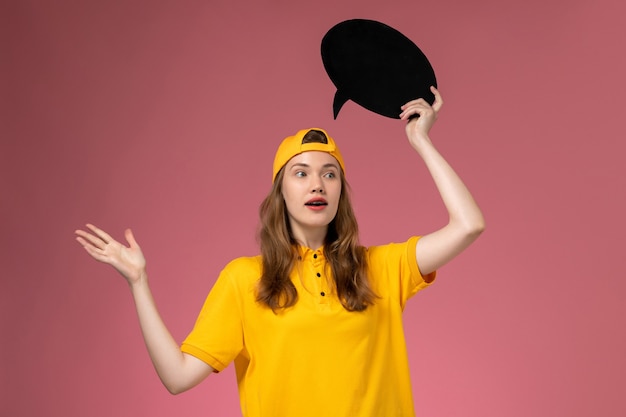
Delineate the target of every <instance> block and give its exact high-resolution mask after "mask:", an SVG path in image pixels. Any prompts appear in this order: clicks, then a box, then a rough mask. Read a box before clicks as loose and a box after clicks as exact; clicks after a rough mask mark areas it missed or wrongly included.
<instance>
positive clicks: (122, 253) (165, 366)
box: [76, 224, 213, 394]
mask: <svg viewBox="0 0 626 417" xmlns="http://www.w3.org/2000/svg"><path fill="white" fill-rule="evenodd" d="M87 229H88V231H84V230H77V231H76V235H77V236H76V240H77V241H78V242H79V243H80V244H81V245H82V246H83V248H85V250H86V251H87V253H88V254H89V255H91V257H93V258H94V259H96V260H98V261H100V262H103V263H106V264H109V265H111V266H112V267H113V268H115V269H116V270H117V271H118V272H119V273H120V274H121V275H122V276H123V277H124V278H126V281H127V282H128V284H129V286H130V289H131V293H132V295H133V299H134V301H135V307H136V309H137V315H138V317H139V325H140V327H141V331H142V333H143V338H144V340H145V343H146V347H147V348H148V353H149V355H150V358H151V359H152V363H153V364H154V368H155V369H156V371H157V374H158V375H159V378H161V381H162V382H163V385H165V387H166V388H167V390H168V391H169V392H171V393H172V394H178V393H180V392H183V391H186V390H188V389H189V388H192V387H194V386H195V385H197V384H198V383H200V381H202V380H203V379H204V378H206V377H207V376H208V375H210V374H211V373H212V372H213V368H211V366H209V365H208V364H206V363H204V362H202V361H201V360H199V359H197V358H195V357H193V356H191V355H188V354H186V353H183V352H181V351H180V348H179V346H178V344H177V343H176V342H175V341H174V338H173V337H172V335H171V333H170V332H169V330H168V329H167V327H166V326H165V323H163V320H162V319H161V315H160V314H159V311H158V310H157V307H156V304H155V302H154V298H153V297H152V292H151V291H150V287H149V285H148V275H147V273H146V260H145V258H144V256H143V253H142V252H141V248H140V247H139V245H138V244H137V241H136V240H135V237H134V236H133V233H132V231H131V230H130V229H128V230H126V232H125V237H126V240H127V242H128V244H129V246H128V247H127V246H124V245H122V244H121V243H119V242H117V241H116V240H115V239H113V238H112V237H111V236H110V235H109V234H107V233H106V232H104V231H103V230H100V229H98V228H97V227H95V226H93V225H91V224H88V225H87Z"/></svg>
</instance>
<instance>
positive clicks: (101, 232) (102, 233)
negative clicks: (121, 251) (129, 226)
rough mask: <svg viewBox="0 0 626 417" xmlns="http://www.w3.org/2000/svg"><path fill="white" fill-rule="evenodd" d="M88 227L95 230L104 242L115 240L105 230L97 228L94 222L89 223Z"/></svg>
mask: <svg viewBox="0 0 626 417" xmlns="http://www.w3.org/2000/svg"><path fill="white" fill-rule="evenodd" d="M87 228H88V229H89V230H91V231H92V232H94V234H95V235H96V236H98V237H99V238H100V239H102V241H103V242H104V243H109V242H111V241H113V240H115V239H113V238H112V237H111V236H109V234H108V233H106V232H105V231H104V230H102V229H99V228H97V227H96V226H94V225H93V224H87Z"/></svg>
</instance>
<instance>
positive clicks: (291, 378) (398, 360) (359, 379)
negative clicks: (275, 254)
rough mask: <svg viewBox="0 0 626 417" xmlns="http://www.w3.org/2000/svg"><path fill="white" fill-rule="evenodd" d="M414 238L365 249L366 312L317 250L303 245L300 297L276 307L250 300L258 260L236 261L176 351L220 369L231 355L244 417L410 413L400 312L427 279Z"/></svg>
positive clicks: (295, 274)
mask: <svg viewBox="0 0 626 417" xmlns="http://www.w3.org/2000/svg"><path fill="white" fill-rule="evenodd" d="M417 239H418V238H417V237H413V238H411V239H409V241H407V242H405V243H401V244H389V245H384V246H375V247H371V248H369V249H368V261H369V277H370V282H371V284H372V287H373V289H374V291H375V292H376V294H378V295H379V296H380V299H377V301H376V304H375V305H373V306H369V307H368V308H367V309H366V310H365V311H364V312H348V311H346V310H345V309H344V308H343V306H342V305H341V303H340V302H339V300H338V299H337V297H336V294H335V290H334V288H333V285H332V277H331V276H330V267H329V266H328V265H327V264H326V262H325V260H324V255H323V253H322V250H321V249H320V250H317V251H312V250H310V249H306V248H304V249H301V261H299V262H298V264H297V266H296V267H295V268H294V270H293V271H292V274H291V279H292V281H293V283H294V284H295V286H296V288H297V290H298V296H299V298H298V302H297V303H296V305H295V306H294V307H292V308H290V309H288V310H287V311H284V312H282V313H278V314H274V313H273V312H272V311H271V310H270V309H269V308H267V307H264V306H262V305H260V304H259V303H257V302H256V301H255V285H256V284H257V281H258V279H259V276H260V272H261V258H260V257H252V258H238V259H235V260H234V261H232V262H231V263H230V264H228V265H227V266H226V267H225V268H224V270H223V271H222V273H221V274H220V276H219V278H218V280H217V282H216V283H215V286H214V287H213V289H212V290H211V292H210V294H209V296H208V297H207V299H206V302H205V304H204V306H203V308H202V311H201V312H200V316H199V317H198V320H197V322H196V325H195V327H194V329H193V330H192V332H191V333H190V334H189V336H188V337H187V339H186V340H185V341H184V342H183V344H182V347H181V349H182V351H183V352H186V353H189V354H191V355H193V356H196V357H197V358H199V359H201V360H203V361H205V362H206V363H208V364H209V365H211V366H212V367H213V368H214V369H216V370H217V371H221V370H223V369H224V368H225V367H226V366H227V365H228V364H229V363H231V362H233V361H234V362H235V369H236V373H237V381H238V385H239V395H240V401H241V409H242V413H243V415H244V416H245V417H308V416H311V417H319V416H333V417H344V416H345V417H359V416H363V417H365V416H367V417H372V416H376V417H386V416H389V417H391V416H394V417H397V416H413V415H414V411H413V400H412V394H411V393H412V391H411V385H410V380H409V368H408V362H407V353H406V346H405V339H404V332H403V326H402V310H403V308H404V306H405V303H406V301H407V299H408V298H410V297H411V296H412V295H413V294H415V293H416V292H417V291H419V290H420V289H422V288H425V287H426V286H428V285H429V284H428V283H427V282H426V281H425V280H424V278H423V277H422V276H421V274H420V272H419V269H418V266H417V262H416V259H415V245H416V243H417ZM318 274H319V276H318ZM428 278H429V279H428V281H430V282H432V280H433V279H434V274H432V275H431V276H430V277H428ZM322 293H323V295H322Z"/></svg>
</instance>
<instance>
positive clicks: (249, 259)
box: [222, 256, 263, 279]
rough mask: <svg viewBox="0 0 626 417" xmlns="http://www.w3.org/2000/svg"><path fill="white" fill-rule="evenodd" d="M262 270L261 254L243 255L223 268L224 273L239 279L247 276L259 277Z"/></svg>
mask: <svg viewBox="0 0 626 417" xmlns="http://www.w3.org/2000/svg"><path fill="white" fill-rule="evenodd" d="M262 270H263V264H262V262H261V256H242V257H240V258H235V259H233V260H232V261H230V262H229V263H227V264H226V266H225V267H224V269H223V270H222V275H228V276H231V277H235V278H238V279H241V278H246V277H248V278H254V279H259V278H260V277H261V271H262Z"/></svg>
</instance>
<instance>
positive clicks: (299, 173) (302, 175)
mask: <svg viewBox="0 0 626 417" xmlns="http://www.w3.org/2000/svg"><path fill="white" fill-rule="evenodd" d="M295 175H296V177H306V172H304V171H296V173H295Z"/></svg>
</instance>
